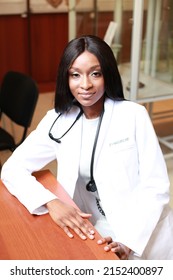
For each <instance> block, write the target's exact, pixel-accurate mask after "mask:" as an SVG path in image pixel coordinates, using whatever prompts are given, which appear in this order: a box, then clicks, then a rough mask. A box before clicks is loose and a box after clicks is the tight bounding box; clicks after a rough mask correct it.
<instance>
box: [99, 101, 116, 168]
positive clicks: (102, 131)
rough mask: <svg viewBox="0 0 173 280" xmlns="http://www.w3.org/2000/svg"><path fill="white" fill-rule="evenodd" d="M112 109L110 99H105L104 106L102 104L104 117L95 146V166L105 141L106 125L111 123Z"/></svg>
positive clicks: (112, 104)
mask: <svg viewBox="0 0 173 280" xmlns="http://www.w3.org/2000/svg"><path fill="white" fill-rule="evenodd" d="M113 109H114V102H113V101H112V100H110V99H106V100H105V104H104V115H103V119H102V123H101V127H100V132H99V136H98V141H97V146H96V152H95V164H96V162H97V160H98V157H99V155H100V152H101V149H102V146H103V143H104V140H105V138H106V135H107V131H108V128H109V125H108V124H109V123H110V121H111V117H112V112H113Z"/></svg>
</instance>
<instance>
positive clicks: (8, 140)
mask: <svg viewBox="0 0 173 280" xmlns="http://www.w3.org/2000/svg"><path fill="white" fill-rule="evenodd" d="M38 94H39V92H38V87H37V84H36V82H35V81H34V80H33V79H32V78H31V77H29V76H27V75H25V74H23V73H20V72H16V71H9V72H7V73H6V74H5V76H4V78H3V80H2V83H1V88H0V119H1V120H2V115H3V114H5V115H6V116H7V117H8V118H9V119H10V120H11V121H12V122H14V123H16V124H17V125H19V126H21V127H22V128H23V133H22V137H21V140H20V141H19V142H18V143H16V142H15V139H14V136H13V135H11V134H10V133H9V132H8V131H7V129H5V128H2V124H1V127H0V151H3V150H10V151H14V150H15V148H16V147H17V146H19V145H20V144H21V143H22V142H23V141H24V139H25V138H26V135H27V130H28V128H29V126H30V124H31V120H32V117H33V114H34V111H35V107H36V104H37V100H38Z"/></svg>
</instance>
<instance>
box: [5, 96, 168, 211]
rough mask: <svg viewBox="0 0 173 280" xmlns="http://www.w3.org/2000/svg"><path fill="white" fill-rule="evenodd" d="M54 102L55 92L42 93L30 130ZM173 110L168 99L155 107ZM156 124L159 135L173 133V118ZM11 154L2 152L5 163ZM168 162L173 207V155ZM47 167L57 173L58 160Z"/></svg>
mask: <svg viewBox="0 0 173 280" xmlns="http://www.w3.org/2000/svg"><path fill="white" fill-rule="evenodd" d="M53 102H54V95H53V93H46V94H40V96H39V100H38V104H37V107H36V110H35V114H34V117H33V120H32V125H31V127H30V131H31V130H33V129H34V128H35V127H36V126H37V124H38V122H39V121H40V120H41V119H42V117H43V116H44V115H45V113H46V112H47V110H49V109H51V108H52V107H53ZM168 107H169V108H170V109H172V110H173V101H167V103H165V102H161V103H160V104H158V105H156V106H155V107H154V111H158V110H159V111H160V110H161V109H162V108H163V110H165V108H166V109H168ZM154 126H155V129H156V132H158V133H159V135H164V133H166V134H169V133H170V134H172V135H173V118H172V119H168V120H166V119H162V120H161V121H158V120H157V121H154ZM9 155H10V153H9V152H1V153H0V158H1V162H2V163H3V162H4V161H5V160H6V159H7V158H8V156H9ZM166 164H167V168H168V174H169V178H170V182H171V187H170V193H171V199H170V205H171V207H173V157H172V158H170V159H166ZM46 168H49V169H50V170H51V171H52V173H53V174H55V175H56V162H52V163H51V164H49V165H48V166H46Z"/></svg>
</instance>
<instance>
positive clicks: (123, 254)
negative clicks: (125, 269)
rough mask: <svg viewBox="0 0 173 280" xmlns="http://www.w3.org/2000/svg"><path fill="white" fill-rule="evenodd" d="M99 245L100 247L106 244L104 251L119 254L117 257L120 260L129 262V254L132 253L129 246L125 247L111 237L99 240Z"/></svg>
mask: <svg viewBox="0 0 173 280" xmlns="http://www.w3.org/2000/svg"><path fill="white" fill-rule="evenodd" d="M97 243H98V244H100V245H101V244H106V246H105V247H104V250H105V251H106V252H108V251H111V252H113V253H115V254H117V256H118V257H119V258H120V260H127V259H128V257H129V254H130V252H131V250H130V249H129V248H128V247H127V246H125V245H123V244H121V243H119V242H115V241H113V240H112V238H111V237H105V238H102V239H99V240H98V241H97Z"/></svg>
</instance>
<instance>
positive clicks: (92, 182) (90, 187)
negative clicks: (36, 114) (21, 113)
mask: <svg viewBox="0 0 173 280" xmlns="http://www.w3.org/2000/svg"><path fill="white" fill-rule="evenodd" d="M82 114H83V111H82V109H81V110H80V112H79V114H78V115H77V117H76V119H75V121H74V122H73V123H72V125H71V126H70V127H69V128H68V129H67V130H66V131H65V132H64V133H63V134H62V135H61V137H59V138H55V137H54V136H53V135H52V133H51V131H52V129H53V126H54V125H55V123H56V122H57V121H58V119H59V118H60V116H62V113H60V114H59V115H58V117H57V118H56V119H55V121H54V122H53V124H52V125H51V127H50V130H49V137H50V138H51V139H52V140H53V141H55V142H56V143H58V144H60V143H61V139H62V138H63V137H64V136H65V135H66V134H67V133H68V132H69V131H70V130H71V129H72V127H73V126H74V125H75V123H76V122H77V121H78V119H79V118H80V117H81V116H82ZM103 114H104V110H102V112H101V114H100V118H99V122H98V126H97V130H96V135H95V139H94V145H93V150H92V155H91V163H90V181H89V182H88V183H87V185H86V189H87V191H90V192H95V191H97V186H96V183H95V180H94V175H93V168H94V158H95V151H96V146H97V141H98V137H99V132H100V127H101V123H102V119H103Z"/></svg>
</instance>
